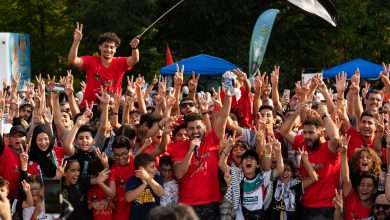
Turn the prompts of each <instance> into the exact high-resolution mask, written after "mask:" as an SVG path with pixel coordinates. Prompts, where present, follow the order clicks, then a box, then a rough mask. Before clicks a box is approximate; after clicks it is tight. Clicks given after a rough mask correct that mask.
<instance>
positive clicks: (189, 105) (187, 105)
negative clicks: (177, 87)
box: [179, 98, 197, 116]
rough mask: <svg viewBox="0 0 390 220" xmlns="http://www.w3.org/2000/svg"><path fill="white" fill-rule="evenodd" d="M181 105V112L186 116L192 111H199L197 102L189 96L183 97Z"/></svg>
mask: <svg viewBox="0 0 390 220" xmlns="http://www.w3.org/2000/svg"><path fill="white" fill-rule="evenodd" d="M179 107H180V114H182V115H184V116H186V115H188V114H190V113H194V112H195V113H196V112H197V109H196V104H195V102H194V100H192V99H189V98H184V99H182V100H181V102H180V104H179Z"/></svg>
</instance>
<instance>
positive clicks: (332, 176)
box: [293, 135, 340, 208]
mask: <svg viewBox="0 0 390 220" xmlns="http://www.w3.org/2000/svg"><path fill="white" fill-rule="evenodd" d="M302 146H303V149H304V150H307V147H306V143H305V142H304V138H303V135H296V136H295V139H294V143H293V148H294V149H295V150H298V147H302ZM307 153H308V156H309V161H310V163H311V165H312V166H313V168H314V169H315V171H316V172H317V174H318V181H317V182H316V183H314V184H313V185H311V186H310V187H309V188H307V189H306V192H305V193H304V194H303V196H302V201H301V202H302V205H303V206H305V207H310V208H324V207H334V204H333V203H332V200H333V197H334V195H335V194H334V189H335V188H338V187H339V185H340V153H339V152H337V153H336V154H333V153H332V152H331V151H330V150H329V148H328V142H325V143H322V144H321V145H320V146H319V147H318V148H317V149H316V150H314V151H310V150H307ZM299 171H300V173H301V174H302V175H303V176H304V177H305V176H307V172H306V170H305V169H304V168H303V166H301V168H300V170H299Z"/></svg>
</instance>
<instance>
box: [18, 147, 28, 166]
mask: <svg viewBox="0 0 390 220" xmlns="http://www.w3.org/2000/svg"><path fill="white" fill-rule="evenodd" d="M20 149H21V152H20V154H19V158H20V169H21V170H23V171H27V167H28V151H29V146H28V144H26V150H24V148H23V145H22V146H21V148H20Z"/></svg>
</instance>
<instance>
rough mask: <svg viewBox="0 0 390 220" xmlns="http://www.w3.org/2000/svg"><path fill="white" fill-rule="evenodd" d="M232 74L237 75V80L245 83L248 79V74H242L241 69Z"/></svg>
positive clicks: (234, 70)
mask: <svg viewBox="0 0 390 220" xmlns="http://www.w3.org/2000/svg"><path fill="white" fill-rule="evenodd" d="M232 72H233V73H234V74H236V76H237V78H238V79H239V80H241V81H244V80H246V79H247V75H246V73H244V72H242V71H241V70H240V69H233V70H232Z"/></svg>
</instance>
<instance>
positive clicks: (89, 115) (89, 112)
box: [83, 100, 93, 120]
mask: <svg viewBox="0 0 390 220" xmlns="http://www.w3.org/2000/svg"><path fill="white" fill-rule="evenodd" d="M92 108H93V101H92V103H91V106H89V105H88V101H87V100H85V110H84V113H83V116H85V117H86V118H88V119H89V120H90V119H91V118H92V117H93V112H92Z"/></svg>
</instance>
